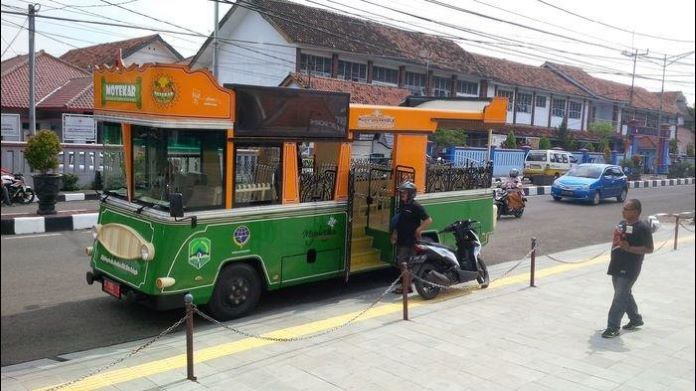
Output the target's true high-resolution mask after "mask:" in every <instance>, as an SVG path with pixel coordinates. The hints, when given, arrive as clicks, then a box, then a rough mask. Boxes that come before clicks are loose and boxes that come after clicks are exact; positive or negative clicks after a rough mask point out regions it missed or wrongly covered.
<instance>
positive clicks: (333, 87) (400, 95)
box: [281, 73, 411, 106]
mask: <svg viewBox="0 0 696 391" xmlns="http://www.w3.org/2000/svg"><path fill="white" fill-rule="evenodd" d="M293 82H295V83H297V84H298V85H299V86H301V87H303V88H312V89H315V90H321V91H335V92H346V93H349V94H350V102H351V103H362V104H368V105H386V106H398V105H399V104H400V103H401V102H402V101H403V100H404V99H406V97H407V96H409V95H411V92H410V91H409V90H407V89H404V88H397V87H387V86H378V85H374V84H367V83H358V82H353V81H346V80H339V79H331V78H328V77H318V76H312V77H311V78H310V77H308V76H307V75H305V74H302V73H291V74H290V75H289V76H288V77H286V78H285V80H283V82H282V83H281V86H288V85H290V84H292V83H293Z"/></svg>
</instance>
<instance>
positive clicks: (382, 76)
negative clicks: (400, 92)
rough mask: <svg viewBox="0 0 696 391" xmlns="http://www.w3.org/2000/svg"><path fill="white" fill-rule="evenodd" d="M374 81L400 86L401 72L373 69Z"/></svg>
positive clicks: (380, 68)
mask: <svg viewBox="0 0 696 391" xmlns="http://www.w3.org/2000/svg"><path fill="white" fill-rule="evenodd" d="M372 81H379V82H382V83H389V84H394V85H398V84H399V71H398V70H396V69H389V68H382V67H372Z"/></svg>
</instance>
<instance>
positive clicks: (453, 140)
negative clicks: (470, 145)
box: [430, 129, 466, 148]
mask: <svg viewBox="0 0 696 391" xmlns="http://www.w3.org/2000/svg"><path fill="white" fill-rule="evenodd" d="M430 141H432V142H434V143H435V144H437V147H438V148H449V147H463V146H465V145H466V133H464V131H463V130H460V129H438V130H436V131H435V133H433V134H432V135H430Z"/></svg>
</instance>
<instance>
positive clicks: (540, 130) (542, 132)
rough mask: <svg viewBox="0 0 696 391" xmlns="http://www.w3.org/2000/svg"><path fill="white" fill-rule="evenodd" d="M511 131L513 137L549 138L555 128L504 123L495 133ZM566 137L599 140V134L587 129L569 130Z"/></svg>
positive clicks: (551, 137)
mask: <svg viewBox="0 0 696 391" xmlns="http://www.w3.org/2000/svg"><path fill="white" fill-rule="evenodd" d="M510 131H512V132H513V133H514V134H515V137H548V138H549V139H554V138H556V137H557V136H556V129H553V128H546V127H538V126H531V125H520V124H515V125H512V124H505V125H503V126H501V127H498V128H496V133H500V134H507V133H509V132H510ZM568 137H569V138H571V139H575V140H578V141H592V142H599V139H600V138H599V136H598V135H596V134H594V133H590V132H588V131H580V130H571V131H569V132H568Z"/></svg>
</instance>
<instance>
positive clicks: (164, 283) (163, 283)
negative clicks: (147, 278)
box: [155, 277, 176, 289]
mask: <svg viewBox="0 0 696 391" xmlns="http://www.w3.org/2000/svg"><path fill="white" fill-rule="evenodd" d="M174 284H176V280H175V279H173V278H171V277H159V278H157V279H156V280H155V286H156V287H157V289H164V288H169V287H170V286H173V285H174Z"/></svg>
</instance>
